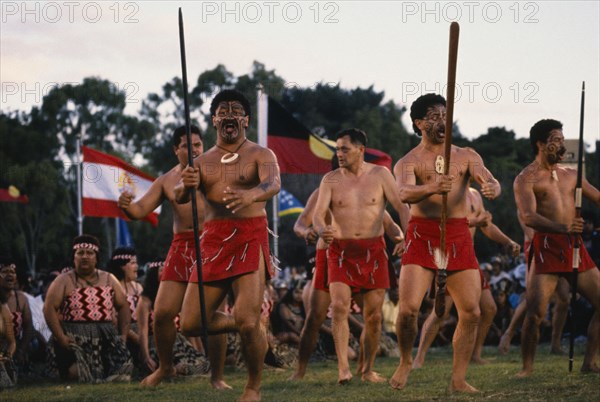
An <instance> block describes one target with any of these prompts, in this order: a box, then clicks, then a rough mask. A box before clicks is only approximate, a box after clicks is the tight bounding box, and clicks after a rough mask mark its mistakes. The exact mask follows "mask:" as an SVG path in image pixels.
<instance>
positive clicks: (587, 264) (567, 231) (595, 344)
mask: <svg viewBox="0 0 600 402" xmlns="http://www.w3.org/2000/svg"><path fill="white" fill-rule="evenodd" d="M562 127H563V126H562V123H561V122H559V121H557V120H552V119H544V120H540V121H538V122H537V123H535V124H534V125H533V127H531V130H530V141H531V147H532V150H533V153H534V155H535V159H534V161H533V162H532V163H531V164H529V165H528V166H527V167H525V169H523V170H522V171H521V173H520V174H519V175H518V176H517V178H516V179H515V183H514V194H515V201H516V203H517V209H518V214H519V217H520V218H521V219H522V221H523V223H524V224H525V225H526V226H527V227H530V228H532V229H534V230H535V234H534V235H533V244H532V246H531V247H532V249H531V251H530V252H531V253H533V261H532V263H531V266H530V269H531V271H529V274H528V276H527V315H526V316H525V321H524V322H523V330H522V338H521V353H522V356H523V368H522V370H521V372H520V373H519V374H518V376H519V377H526V376H529V375H530V374H531V373H532V371H533V360H534V357H535V350H536V347H537V342H538V338H539V325H540V323H541V321H542V319H543V318H544V314H545V312H546V308H547V306H548V302H549V299H550V296H551V295H552V294H553V293H554V290H555V289H556V287H557V285H558V281H559V279H560V278H561V277H565V276H566V277H567V278H568V277H569V275H571V273H572V272H573V253H574V250H575V247H574V244H575V241H576V240H577V239H579V242H580V244H581V232H582V231H583V218H581V217H577V215H576V213H575V187H576V185H577V170H576V169H571V168H568V167H565V166H560V165H559V162H560V161H561V160H562V159H563V157H564V155H565V152H566V149H565V146H564V141H565V137H564V135H563V130H562ZM581 188H582V191H583V196H584V197H586V198H588V199H589V200H591V201H592V202H594V203H595V204H596V205H597V206H600V191H598V189H597V188H595V187H594V186H592V185H591V184H590V183H589V182H588V181H587V180H586V179H585V177H583V178H582V184H581ZM579 197H581V194H580V195H579ZM579 250H580V256H579V262H578V264H579V267H578V271H579V273H578V275H579V279H578V281H577V290H578V292H579V293H581V294H582V295H583V296H584V297H585V298H586V299H588V301H589V302H590V303H591V304H592V306H593V307H594V310H595V312H594V315H593V317H592V320H591V321H590V324H589V327H588V342H587V347H586V351H585V357H584V360H583V365H582V366H581V371H582V372H600V368H599V367H598V357H597V354H598V349H599V348H600V331H598V328H599V326H600V316H599V314H598V311H599V310H600V298H598V294H599V292H600V271H598V269H595V268H596V266H595V264H594V262H593V261H592V259H591V258H590V256H589V254H588V252H587V250H586V249H585V247H580V249H579Z"/></svg>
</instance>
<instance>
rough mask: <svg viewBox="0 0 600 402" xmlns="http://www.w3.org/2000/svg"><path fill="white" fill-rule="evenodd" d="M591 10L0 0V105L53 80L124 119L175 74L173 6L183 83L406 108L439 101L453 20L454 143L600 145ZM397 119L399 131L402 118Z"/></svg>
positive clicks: (557, 4)
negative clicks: (495, 138)
mask: <svg viewBox="0 0 600 402" xmlns="http://www.w3.org/2000/svg"><path fill="white" fill-rule="evenodd" d="M599 3H600V2H598V1H578V2H577V1H523V2H517V1H506V2H504V1H503V2H486V1H483V2H477V1H464V2H422V1H415V2H412V1H408V2H392V1H379V2H377V1H368V2H367V1H329V2H327V1H323V2H316V1H309V2H288V1H264V2H263V1H256V2H241V1H237V2H222V1H204V2H162V1H154V2H115V1H109V2H78V1H70V2H69V1H67V2H60V1H59V2H28V3H24V2H21V1H3V2H2V3H1V7H2V17H1V18H2V21H1V47H0V59H1V62H0V75H1V76H0V78H1V83H2V95H1V98H2V99H1V103H0V108H1V109H2V111H8V110H17V109H18V110H29V109H30V108H31V106H32V105H35V104H40V103H41V98H42V96H43V95H44V94H45V93H47V92H48V90H49V89H50V88H51V87H52V86H54V85H57V84H60V83H67V82H75V83H77V82H81V80H82V79H83V78H84V77H88V76H99V77H102V78H105V79H108V80H111V81H113V82H115V83H117V84H118V85H119V87H121V88H123V89H125V90H127V93H128V107H127V111H128V112H129V113H135V112H136V111H137V110H138V108H139V105H140V101H141V100H142V99H144V97H145V96H146V94H147V93H148V92H157V91H159V90H160V87H161V86H162V85H163V84H164V83H165V82H167V81H169V80H170V79H171V78H173V77H174V76H176V75H177V76H178V75H180V68H181V67H180V61H179V43H178V28H177V8H178V7H179V6H181V7H182V8H183V12H184V20H185V29H186V44H187V61H188V76H189V77H190V85H192V84H193V83H194V82H195V80H196V77H197V76H198V74H200V73H201V72H203V71H205V70H207V69H212V68H214V67H215V66H216V65H217V64H219V63H221V64H224V65H225V66H226V67H227V69H228V70H230V71H232V72H233V73H234V74H236V75H240V74H246V73H248V72H249V71H250V68H251V65H252V62H253V61H254V60H257V61H260V62H262V63H264V64H265V65H266V67H267V69H275V71H276V73H277V74H278V75H279V76H281V77H283V78H284V79H285V80H286V81H287V82H288V85H290V86H293V85H298V86H301V87H309V86H312V85H315V83H318V82H324V83H334V84H337V83H339V84H340V85H341V86H342V87H343V88H348V89H350V88H355V87H358V86H360V87H363V88H364V87H368V86H370V85H373V86H374V88H375V90H377V91H384V92H385V95H386V99H392V100H394V101H395V102H396V103H398V104H402V105H407V106H408V107H410V104H411V103H412V102H413V101H414V100H415V99H416V98H417V97H418V96H419V95H421V94H422V93H426V92H432V91H435V92H442V94H444V95H445V87H444V85H445V82H446V74H447V58H448V31H449V25H450V22H451V21H453V20H456V21H458V22H459V23H460V27H461V33H460V44H459V54H458V60H459V62H458V72H457V80H456V81H457V85H458V88H457V103H456V107H455V112H454V116H455V119H456V120H457V121H458V124H459V126H460V128H461V131H462V132H463V134H465V135H466V136H467V137H470V138H473V137H477V136H479V135H481V134H483V133H485V132H486V130H487V128H488V127H491V126H505V127H506V128H508V129H511V130H514V131H515V132H516V133H517V136H518V137H527V136H528V133H529V128H530V127H531V126H532V125H533V123H535V122H536V121H537V120H539V119H542V118H549V117H551V118H555V119H558V120H561V121H562V122H563V123H564V133H565V137H566V138H577V136H578V133H579V104H580V88H581V82H582V81H584V80H585V81H586V89H587V95H586V119H585V141H586V143H587V144H588V145H590V147H589V148H588V150H592V149H594V142H595V141H596V140H600V114H599V110H600V106H599V99H600V95H599V94H600V88H599V87H600V86H599V77H600V25H599V21H600V8H599ZM405 117H406V119H405V121H404V123H405V125H406V127H407V128H408V127H410V124H409V118H408V115H406V116H405Z"/></svg>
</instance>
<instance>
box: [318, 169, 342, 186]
mask: <svg viewBox="0 0 600 402" xmlns="http://www.w3.org/2000/svg"><path fill="white" fill-rule="evenodd" d="M341 177H342V169H341V168H337V169H335V170H332V171H331V172H327V173H325V176H323V180H321V185H329V184H334V183H337V182H339V181H340V179H341Z"/></svg>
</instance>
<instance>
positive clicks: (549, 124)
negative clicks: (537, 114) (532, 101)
mask: <svg viewBox="0 0 600 402" xmlns="http://www.w3.org/2000/svg"><path fill="white" fill-rule="evenodd" d="M562 128H563V125H562V123H561V122H560V121H558V120H553V119H542V120H540V121H538V122H537V123H535V124H534V125H533V126H532V127H531V130H529V141H530V142H531V150H532V151H533V156H536V155H537V153H538V149H537V143H538V141H541V142H543V143H544V144H545V143H546V142H548V137H550V132H551V131H552V130H562Z"/></svg>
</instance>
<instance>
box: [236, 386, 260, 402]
mask: <svg viewBox="0 0 600 402" xmlns="http://www.w3.org/2000/svg"><path fill="white" fill-rule="evenodd" d="M258 401H260V391H257V390H255V389H251V388H244V393H243V394H242V396H241V397H240V399H238V402H258Z"/></svg>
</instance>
